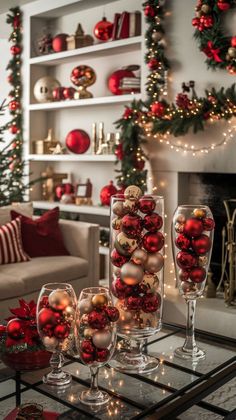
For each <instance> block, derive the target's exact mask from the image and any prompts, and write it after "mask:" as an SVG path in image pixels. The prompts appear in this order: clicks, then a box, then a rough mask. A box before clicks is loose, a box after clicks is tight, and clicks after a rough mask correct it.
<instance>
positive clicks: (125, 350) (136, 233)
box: [110, 186, 164, 373]
mask: <svg viewBox="0 0 236 420" xmlns="http://www.w3.org/2000/svg"><path fill="white" fill-rule="evenodd" d="M163 220H164V204H163V198H162V197H158V196H153V195H146V196H143V195H142V192H141V190H140V188H139V187H137V186H129V187H127V188H126V190H125V191H124V195H121V194H117V195H115V196H113V197H112V201H111V229H110V232H111V240H110V262H111V264H110V271H111V272H110V282H111V285H110V286H111V291H112V294H113V296H114V299H115V305H116V307H117V309H118V310H119V312H120V318H119V321H118V325H117V327H118V335H119V336H120V337H122V338H123V340H122V341H121V343H119V346H118V352H117V353H116V356H115V358H114V360H113V361H112V366H113V367H114V368H116V369H118V370H120V371H122V372H128V373H138V372H144V373H147V372H151V371H152V370H154V369H156V368H157V367H158V364H159V360H158V359H157V358H155V357H151V356H148V355H146V354H144V353H143V347H144V344H145V340H146V339H147V338H148V337H150V336H153V334H155V333H157V332H158V331H159V330H160V329H161V320H162V302H163V265H164V255H163V254H164V233H163Z"/></svg>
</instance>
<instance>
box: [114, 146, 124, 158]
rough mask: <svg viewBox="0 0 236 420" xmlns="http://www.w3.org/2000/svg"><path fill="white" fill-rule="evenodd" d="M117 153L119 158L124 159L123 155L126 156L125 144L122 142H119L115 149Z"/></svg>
mask: <svg viewBox="0 0 236 420" xmlns="http://www.w3.org/2000/svg"><path fill="white" fill-rule="evenodd" d="M115 155H116V157H117V159H119V160H122V159H123V157H124V152H123V145H122V143H119V144H118V145H117V146H116V149H115Z"/></svg>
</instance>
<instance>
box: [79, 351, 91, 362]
mask: <svg viewBox="0 0 236 420" xmlns="http://www.w3.org/2000/svg"><path fill="white" fill-rule="evenodd" d="M80 357H81V359H82V360H83V362H84V363H85V364H86V365H89V364H90V363H93V362H94V355H93V354H92V353H85V352H81V353H80Z"/></svg>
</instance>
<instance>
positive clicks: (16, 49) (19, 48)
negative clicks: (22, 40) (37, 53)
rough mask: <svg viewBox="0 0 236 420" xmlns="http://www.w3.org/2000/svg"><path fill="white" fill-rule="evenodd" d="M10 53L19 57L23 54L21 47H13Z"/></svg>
mask: <svg viewBox="0 0 236 420" xmlns="http://www.w3.org/2000/svg"><path fill="white" fill-rule="evenodd" d="M10 51H11V54H12V55H18V54H20V53H21V47H20V46H19V45H12V47H11V48H10Z"/></svg>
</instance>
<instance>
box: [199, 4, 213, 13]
mask: <svg viewBox="0 0 236 420" xmlns="http://www.w3.org/2000/svg"><path fill="white" fill-rule="evenodd" d="M201 11H202V12H203V13H205V14H207V13H210V11H211V8H210V6H208V4H203V5H202V7H201Z"/></svg>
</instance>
